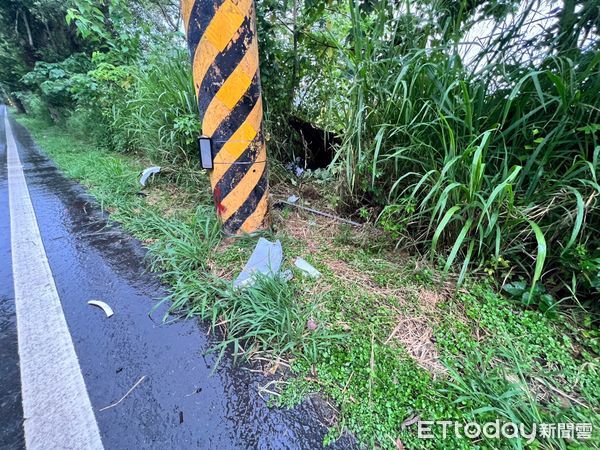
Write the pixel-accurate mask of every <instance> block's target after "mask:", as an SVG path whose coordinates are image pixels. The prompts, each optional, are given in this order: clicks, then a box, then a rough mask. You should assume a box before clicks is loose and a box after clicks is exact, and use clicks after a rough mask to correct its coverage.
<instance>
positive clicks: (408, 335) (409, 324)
mask: <svg viewBox="0 0 600 450" xmlns="http://www.w3.org/2000/svg"><path fill="white" fill-rule="evenodd" d="M393 340H396V341H397V342H399V343H400V344H402V346H403V347H404V348H405V349H406V351H407V352H408V354H409V355H410V356H411V357H412V358H413V359H414V360H415V361H416V362H417V364H418V365H419V366H421V367H422V368H423V369H425V370H427V371H429V372H430V373H431V374H432V375H433V377H434V378H435V377H436V376H439V375H441V374H444V373H446V368H445V367H444V365H443V364H442V363H441V362H440V357H439V354H438V352H437V349H436V347H435V339H434V337H433V330H432V329H431V327H430V326H429V323H428V320H427V319H426V318H424V317H412V316H407V315H400V316H399V318H398V324H397V325H396V327H395V328H394V330H393V331H392V333H391V334H390V335H389V337H388V338H387V340H386V341H385V343H386V344H389V343H390V342H392V341H393Z"/></svg>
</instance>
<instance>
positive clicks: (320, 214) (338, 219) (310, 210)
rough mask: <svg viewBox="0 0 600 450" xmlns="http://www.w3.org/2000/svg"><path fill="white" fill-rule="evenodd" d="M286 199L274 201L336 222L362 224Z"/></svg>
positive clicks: (357, 225)
mask: <svg viewBox="0 0 600 450" xmlns="http://www.w3.org/2000/svg"><path fill="white" fill-rule="evenodd" d="M288 200H289V198H288ZM288 200H281V199H280V200H276V201H275V202H276V203H284V204H286V205H290V206H295V207H296V208H300V209H303V210H305V211H308V212H311V213H313V214H317V215H319V216H323V217H329V218H330V219H335V220H337V221H338V222H344V223H347V224H348V225H352V226H355V227H362V226H363V224H362V223H358V222H354V221H353V220H350V219H344V218H343V217H339V216H336V215H334V214H329V213H327V212H324V211H319V210H317V209H313V208H309V207H308V206H302V205H299V204H298V203H297V202H290V201H288Z"/></svg>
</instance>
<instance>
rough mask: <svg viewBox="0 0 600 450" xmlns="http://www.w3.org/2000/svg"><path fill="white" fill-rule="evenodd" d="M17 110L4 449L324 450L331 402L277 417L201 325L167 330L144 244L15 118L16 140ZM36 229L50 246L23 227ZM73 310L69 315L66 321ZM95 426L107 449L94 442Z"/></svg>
mask: <svg viewBox="0 0 600 450" xmlns="http://www.w3.org/2000/svg"><path fill="white" fill-rule="evenodd" d="M5 114H7V112H6V108H4V107H0V233H1V235H0V258H1V260H0V261H1V263H0V361H1V362H0V448H10V449H17V448H24V447H25V442H26V441H27V444H28V447H29V448H44V447H46V448H48V447H50V445H49V444H48V443H50V442H55V443H56V442H63V443H64V442H68V441H69V440H70V439H71V440H72V439H75V440H74V441H71V442H72V443H73V448H75V447H78V445H76V444H75V442H78V441H76V439H79V436H82V437H81V439H83V440H82V441H80V442H88V444H87V445H85V447H90V448H91V447H93V446H94V445H93V444H99V445H100V446H103V447H104V448H107V449H141V448H156V449H187V448H219V449H226V448H274V449H281V448H298V449H300V448H302V449H310V448H321V447H322V445H321V443H322V439H323V436H324V434H325V432H326V431H327V430H326V427H325V426H324V425H323V423H324V422H326V417H325V416H326V415H327V414H328V413H327V412H326V411H325V410H324V409H323V408H322V402H321V401H319V400H316V399H313V400H310V399H309V400H307V401H306V402H305V403H304V404H302V405H301V406H299V407H297V408H295V409H292V410H285V409H270V408H268V407H267V406H266V404H265V402H264V401H263V400H262V398H261V397H260V396H259V394H258V386H259V385H260V384H264V383H266V381H268V380H265V379H264V378H262V377H261V376H260V375H257V374H255V373H253V372H250V371H248V370H246V369H247V368H244V367H232V365H231V362H230V361H229V360H226V361H225V362H222V363H221V366H220V367H219V368H218V369H217V370H213V363H214V357H212V355H206V354H205V352H206V350H207V349H208V348H209V346H210V343H209V342H208V338H207V333H206V329H205V328H204V326H203V325H202V324H199V323H198V322H197V321H195V320H187V321H186V320H177V321H174V322H170V323H168V324H164V323H163V322H162V321H161V319H162V316H163V314H164V310H157V311H156V312H154V313H153V314H152V316H150V315H149V313H150V310H151V309H152V307H153V306H154V305H155V303H156V300H157V299H160V298H162V297H163V296H164V295H165V290H164V288H163V287H162V286H161V285H160V283H159V282H158V281H157V279H156V278H155V277H154V276H153V275H152V274H150V273H148V272H147V271H146V268H145V266H144V261H143V259H144V250H143V248H142V247H141V245H140V243H139V242H138V241H136V240H135V239H133V238H132V237H130V236H128V235H127V234H126V233H124V232H123V231H122V230H121V229H120V228H119V227H118V226H117V225H115V224H114V223H110V222H109V221H107V217H106V215H105V214H103V213H102V212H101V211H100V210H99V209H98V207H97V206H96V205H95V204H94V202H93V199H92V198H90V197H89V196H88V195H87V194H86V193H85V191H84V189H82V188H81V187H80V186H79V185H77V184H76V183H74V182H72V181H70V180H68V179H66V178H65V177H64V176H63V175H62V174H61V173H60V172H59V171H58V170H57V168H56V167H55V165H54V164H53V163H52V161H50V160H49V159H48V158H47V157H46V156H44V155H43V153H42V152H41V151H40V150H39V148H38V147H37V146H36V144H35V143H34V142H33V140H32V139H31V137H30V135H29V133H28V132H27V131H26V130H25V129H24V128H23V127H22V126H20V125H19V124H17V123H16V122H14V120H12V119H10V120H9V121H8V122H7V123H10V125H9V126H10V129H11V130H12V132H9V133H7V131H9V130H7V129H6V128H7V127H6V126H5ZM10 135H14V144H15V145H14V146H13V147H12V148H13V159H12V163H11V164H12V166H11V168H10V171H9V170H8V164H7V155H8V156H10V153H11V150H10V149H11V147H10V145H7V137H8V138H9V139H10ZM8 142H10V141H8ZM15 155H17V156H18V159H20V165H16V164H17V163H16V162H15ZM9 172H10V174H9ZM20 173H22V174H24V183H22V185H23V186H22V187H24V186H26V189H20V188H19V174H20ZM9 185H10V189H9ZM27 192H28V194H29V195H28V196H27ZM19 195H21V197H22V198H21V197H19ZM9 196H10V199H11V201H10V202H9ZM26 197H29V198H30V199H31V202H30V203H29V205H31V206H32V211H34V212H35V214H30V216H27V211H28V209H27V201H26V200H27V198H26ZM22 199H24V200H23V202H24V203H23V205H24V206H23V205H21V203H20V202H21V200H22ZM27 217H33V220H32V221H31V222H32V223H29V224H28V220H29V219H27ZM11 220H12V233H11ZM35 225H37V228H38V229H39V236H40V239H41V242H42V243H43V245H38V244H36V240H35V236H32V237H31V239H30V238H29V237H28V234H27V233H29V231H27V232H25V231H23V230H26V229H27V230H29V229H31V230H34V228H26V227H27V226H29V227H34V226H35ZM24 233H25V234H24ZM33 234H35V233H33ZM44 258H46V259H47V266H48V267H49V269H50V270H49V271H47V273H46V272H44V270H42V269H43V267H45V266H44V264H42V263H43V261H42V260H43V259H44ZM38 262H39V264H38ZM36 264H37V265H36ZM38 269H39V270H38ZM44 274H46V275H44ZM44 276H49V277H50V278H51V279H50V280H45V279H44V278H43V277H44ZM35 286H39V287H36V288H35V289H33V287H35ZM53 286H54V287H55V288H53ZM46 291H48V292H46ZM15 292H17V294H16V295H15ZM38 294H39V295H38ZM46 294H47V295H46ZM38 297H39V298H38ZM47 298H48V299H49V300H48V299H47ZM52 299H55V301H56V305H55V306H56V307H54V308H50V305H51V304H52V301H53V300H52ZM92 299H97V300H103V301H105V302H107V303H108V304H109V305H110V306H111V307H112V308H113V310H114V311H115V314H114V316H112V317H111V318H106V317H105V316H104V314H103V312H102V311H101V310H100V309H98V308H96V307H93V306H89V305H88V304H87V301H88V300H92ZM15 304H16V305H17V307H16V305H15ZM19 305H20V308H19ZM32 311H33V312H32ZM36 311H37V312H36ZM60 312H62V313H63V314H64V319H66V320H63V319H61V318H60V317H57V318H54V315H60V314H59V313H60ZM36 314H37V316H36ZM40 316H41V317H42V318H43V319H44V320H43V322H37V324H36V322H35V320H38V321H39V320H40V319H39V317H40ZM36 317H37V318H36ZM55 319H56V320H55ZM40 323H41V325H40ZM61 323H63V324H65V325H64V330H66V335H65V334H64V333H63V335H61V334H60V330H58V328H61V325H60V324H61ZM55 324H56V325H55ZM31 329H33V331H31ZM27 330H30V331H27ZM17 336H18V337H17ZM31 336H33V337H31ZM32 339H37V341H35V342H34V341H32ZM70 345H71V347H69V346H70ZM46 347H48V348H46ZM69 348H71V350H72V349H74V352H72V351H69ZM75 355H76V356H75ZM65 361H66V362H65ZM36 364H38V366H37V367H36ZM79 373H80V374H81V376H82V377H81V376H80V375H79ZM142 377H144V379H143V381H141V382H140V383H139V384H138V385H137V387H136V388H135V389H134V390H133V391H132V392H131V393H130V394H129V395H127V396H126V397H125V399H124V400H123V401H122V402H121V403H119V404H118V405H116V406H114V407H111V408H108V409H105V410H102V411H101V409H103V408H104V407H106V406H108V405H111V404H113V403H115V402H116V401H118V400H119V399H121V398H122V397H123V396H124V395H125V394H126V393H127V392H128V391H129V390H130V389H131V388H132V386H134V385H135V384H136V382H138V380H140V379H141V378H142ZM81 378H82V380H83V382H84V385H83V383H79V382H78V381H77V380H81ZM78 383H79V384H78ZM78 386H79V387H81V386H84V389H83V391H81V390H79V391H78V390H77V389H78ZM86 391H87V396H86V395H85V394H86ZM73 397H75V398H73ZM86 398H87V399H89V401H88V400H86ZM24 402H25V403H24ZM24 404H25V405H26V406H25V410H26V411H28V416H29V417H28V418H27V419H24V417H23V415H24V413H23V411H24V408H23V405H24ZM57 404H61V405H62V409H61V407H56V405H57ZM86 405H87V406H86ZM65 411H66V412H65ZM88 413H91V414H88ZM86 417H87V418H91V419H92V422H93V419H94V418H95V422H96V424H97V425H96V424H93V423H90V422H89V421H86V420H84V419H86ZM28 421H29V422H28ZM24 422H25V425H26V426H24ZM28 423H29V426H27V424H28ZM36 424H37V425H36ZM95 426H97V430H98V431H99V436H100V440H101V442H100V441H97V442H95V441H93V440H94V436H95V434H94V427H95ZM24 430H25V431H24ZM65 436H66V437H65ZM96 436H97V434H96ZM86 439H87V440H86ZM90 442H91V443H90ZM348 442H349V441H340V442H338V443H337V444H336V446H335V447H338V448H347V447H348V446H350V444H348ZM44 443H46V444H44Z"/></svg>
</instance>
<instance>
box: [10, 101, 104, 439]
mask: <svg viewBox="0 0 600 450" xmlns="http://www.w3.org/2000/svg"><path fill="white" fill-rule="evenodd" d="M4 116H5V117H4V123H5V126H6V145H7V162H8V190H9V205H10V231H11V250H12V269H13V281H14V287H15V304H16V312H17V335H18V343H19V344H18V345H19V359H20V367H21V386H22V394H23V413H24V417H25V424H24V427H25V444H26V446H27V448H28V449H102V448H103V447H102V440H101V438H100V432H99V430H98V424H97V423H96V418H95V417H94V412H93V410H92V404H91V402H90V399H89V397H88V393H87V390H86V387H85V382H84V380H83V375H82V373H81V368H80V367H79V361H78V359H77V354H76V353H75V347H74V346H73V341H72V339H71V335H70V334H69V329H68V327H67V321H66V320H65V316H64V314H63V310H62V306H61V303H60V298H59V296H58V292H57V291H56V286H55V284H54V278H53V277H52V272H51V271H50V265H49V264H48V258H47V257H46V252H45V250H44V245H43V243H42V238H41V236H40V230H39V227H38V224H37V220H36V217H35V212H34V209H33V205H32V204H31V198H30V196H29V191H28V188H27V183H26V181H25V175H24V174H23V166H22V165H21V160H20V158H19V154H18V152H17V147H16V143H15V139H14V136H13V133H12V130H11V127H10V122H9V120H8V112H7V110H6V108H4Z"/></svg>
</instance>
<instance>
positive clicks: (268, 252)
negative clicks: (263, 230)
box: [233, 237, 283, 287]
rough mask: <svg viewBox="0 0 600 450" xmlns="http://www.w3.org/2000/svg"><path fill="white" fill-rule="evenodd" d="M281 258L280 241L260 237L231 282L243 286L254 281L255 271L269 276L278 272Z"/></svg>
mask: <svg viewBox="0 0 600 450" xmlns="http://www.w3.org/2000/svg"><path fill="white" fill-rule="evenodd" d="M282 260H283V250H282V248H281V242H280V241H279V240H277V241H275V242H271V241H268V240H267V239H265V238H262V237H261V238H260V239H259V240H258V243H257V244H256V247H255V248H254V251H253V252H252V254H251V255H250V259H249V260H248V262H247V263H246V265H245V266H244V269H243V270H242V272H241V273H240V274H239V275H238V277H237V278H236V279H235V281H234V282H233V285H234V287H243V286H248V285H250V284H252V283H253V282H254V275H255V274H256V273H257V272H258V273H262V274H264V275H271V276H272V275H276V274H278V273H279V269H280V267H281V261H282Z"/></svg>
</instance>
